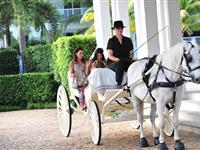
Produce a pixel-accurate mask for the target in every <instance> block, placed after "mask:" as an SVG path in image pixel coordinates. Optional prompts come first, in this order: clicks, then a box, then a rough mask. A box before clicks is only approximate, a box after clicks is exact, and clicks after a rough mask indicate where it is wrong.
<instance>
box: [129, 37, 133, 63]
mask: <svg viewBox="0 0 200 150" xmlns="http://www.w3.org/2000/svg"><path fill="white" fill-rule="evenodd" d="M129 42H130V44H129V46H130V47H129V48H130V52H129V58H130V59H131V60H133V58H134V53H133V43H132V40H131V39H130V38H129Z"/></svg>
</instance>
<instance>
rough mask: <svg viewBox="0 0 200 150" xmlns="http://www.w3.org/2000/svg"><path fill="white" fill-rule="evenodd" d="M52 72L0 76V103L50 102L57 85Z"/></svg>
mask: <svg viewBox="0 0 200 150" xmlns="http://www.w3.org/2000/svg"><path fill="white" fill-rule="evenodd" d="M53 78H54V77H53V74H52V73H25V74H19V75H2V76H0V93H1V94H0V105H19V104H21V103H23V102H24V101H25V102H28V103H37V102H51V101H55V99H56V97H55V96H56V91H57V88H58V85H57V84H56V82H55V80H54V79H53Z"/></svg>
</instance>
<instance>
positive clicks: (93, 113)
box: [88, 101, 101, 145]
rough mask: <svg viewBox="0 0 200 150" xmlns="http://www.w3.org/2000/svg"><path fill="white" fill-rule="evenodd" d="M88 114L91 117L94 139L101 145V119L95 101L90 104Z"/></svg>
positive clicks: (95, 142)
mask: <svg viewBox="0 0 200 150" xmlns="http://www.w3.org/2000/svg"><path fill="white" fill-rule="evenodd" d="M88 115H89V117H90V124H91V137H92V141H93V143H94V144H96V145H99V144H100V141H101V119H100V113H99V109H98V107H97V104H96V103H95V102H94V101H92V102H91V103H90V104H89V108H88Z"/></svg>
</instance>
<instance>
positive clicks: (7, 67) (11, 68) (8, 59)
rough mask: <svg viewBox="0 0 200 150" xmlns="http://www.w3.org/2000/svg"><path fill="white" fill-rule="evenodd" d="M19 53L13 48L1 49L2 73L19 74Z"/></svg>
mask: <svg viewBox="0 0 200 150" xmlns="http://www.w3.org/2000/svg"><path fill="white" fill-rule="evenodd" d="M17 55H18V51H17V50H15V49H12V48H4V49H1V50H0V75H5V74H17V73H18V72H19V64H18V59H17Z"/></svg>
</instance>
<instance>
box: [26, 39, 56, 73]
mask: <svg viewBox="0 0 200 150" xmlns="http://www.w3.org/2000/svg"><path fill="white" fill-rule="evenodd" d="M25 57H26V68H27V72H52V69H51V63H52V48H51V44H50V43H49V44H46V45H36V46H30V47H28V48H26V49H25Z"/></svg>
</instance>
